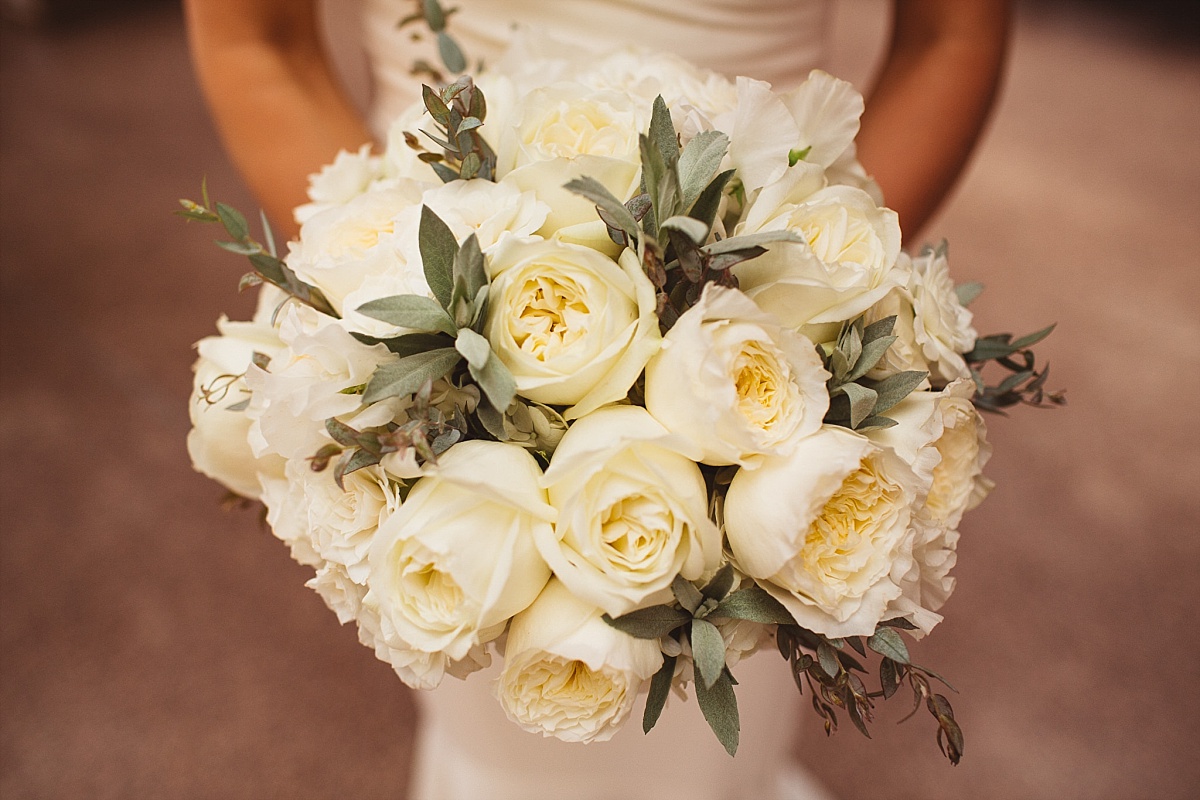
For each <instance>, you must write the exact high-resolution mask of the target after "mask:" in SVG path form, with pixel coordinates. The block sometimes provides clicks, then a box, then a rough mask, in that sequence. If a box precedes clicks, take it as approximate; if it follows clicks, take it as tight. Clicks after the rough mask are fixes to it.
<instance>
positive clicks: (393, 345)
mask: <svg viewBox="0 0 1200 800" xmlns="http://www.w3.org/2000/svg"><path fill="white" fill-rule="evenodd" d="M350 335H351V336H353V337H354V338H355V339H357V340H358V341H360V342H362V343H363V344H365V345H373V344H382V345H384V346H385V347H387V349H388V350H391V351H392V352H393V353H395V354H396V355H398V356H400V357H401V358H404V357H405V356H411V355H413V354H415V353H424V352H426V351H427V350H441V349H442V348H445V347H453V346H454V340H453V339H451V338H449V337H447V336H446V335H445V334H442V333H406V334H404V335H402V336H393V337H391V338H390V339H379V338H377V337H375V336H367V335H366V334H363V333H356V332H354V331H351V333H350Z"/></svg>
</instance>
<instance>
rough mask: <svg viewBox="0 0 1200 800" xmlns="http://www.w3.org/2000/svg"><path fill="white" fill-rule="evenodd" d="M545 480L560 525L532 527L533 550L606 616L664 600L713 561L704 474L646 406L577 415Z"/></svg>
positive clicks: (716, 537)
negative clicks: (677, 581)
mask: <svg viewBox="0 0 1200 800" xmlns="http://www.w3.org/2000/svg"><path fill="white" fill-rule="evenodd" d="M543 482H544V484H545V486H546V487H547V489H548V490H549V498H550V503H551V505H553V506H554V507H555V508H556V509H557V510H558V523H557V525H556V526H555V528H554V529H553V530H552V531H551V530H548V529H546V528H541V529H539V530H538V532H537V537H536V539H537V545H538V550H539V551H540V552H541V554H542V557H543V558H545V559H546V563H548V564H549V565H550V568H551V569H552V570H553V571H554V573H555V575H557V576H558V578H559V579H560V580H561V581H562V582H563V584H565V585H566V586H567V587H568V588H569V589H570V590H571V592H572V593H574V594H575V595H577V596H578V597H580V598H583V599H585V600H587V601H588V602H589V603H592V604H593V605H596V606H599V607H600V608H602V609H603V610H604V611H606V612H608V613H609V614H611V615H613V616H619V615H620V614H623V613H625V612H626V611H629V610H632V609H634V608H637V607H639V606H642V605H649V604H652V603H654V602H664V601H669V596H670V590H669V587H670V585H671V581H672V580H674V578H675V576H676V575H683V577H685V578H687V579H689V580H698V579H699V578H700V577H701V576H702V575H704V574H706V573H709V572H712V571H714V570H716V568H717V567H718V566H719V565H720V559H721V537H720V533H719V532H718V531H717V528H716V526H715V525H714V524H713V523H712V522H711V521H710V520H709V518H708V501H707V490H706V488H705V485H704V477H703V476H702V475H701V473H700V469H699V467H697V466H696V464H695V462H693V461H692V460H691V459H690V458H688V457H686V456H684V455H682V454H680V453H679V452H678V451H677V450H675V449H673V447H672V442H671V441H670V437H669V435H668V432H667V430H666V429H665V428H663V427H662V425H660V424H659V423H658V422H656V421H655V420H654V418H653V417H651V416H650V414H648V413H647V412H646V411H645V409H642V408H640V407H638V406H610V407H607V408H602V409H599V410H597V411H595V412H593V413H591V414H589V415H588V416H586V417H584V418H583V419H580V420H578V421H577V422H576V423H575V424H574V425H572V426H571V427H570V429H568V430H567V433H566V435H565V436H563V438H562V441H561V442H560V443H559V445H558V449H557V450H555V451H554V458H553V459H552V460H551V462H550V467H549V469H547V470H546V475H545V477H544V479H543Z"/></svg>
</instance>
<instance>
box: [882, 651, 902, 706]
mask: <svg viewBox="0 0 1200 800" xmlns="http://www.w3.org/2000/svg"><path fill="white" fill-rule="evenodd" d="M879 687H880V689H881V690H882V691H883V699H884V700H887V699H888V698H890V697H891V696H892V695H894V694H895V693H896V690H897V689H899V688H900V673H899V671H898V670H897V669H896V662H895V661H892V660H891V659H890V658H885V659H883V660H882V661H880V662H879Z"/></svg>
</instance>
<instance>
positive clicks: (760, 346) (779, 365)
mask: <svg viewBox="0 0 1200 800" xmlns="http://www.w3.org/2000/svg"><path fill="white" fill-rule="evenodd" d="M828 379H829V373H828V372H826V371H825V369H824V367H823V366H822V364H821V359H820V357H819V356H818V355H817V352H816V349H815V348H814V347H813V343H812V342H810V341H809V340H808V339H806V338H805V337H803V336H801V335H800V334H798V333H794V332H792V331H790V330H787V329H785V328H783V327H782V326H780V324H779V323H778V321H776V320H775V319H774V318H772V317H770V316H769V315H767V314H765V313H763V312H762V311H761V310H759V308H758V307H757V306H756V305H755V304H754V303H753V302H752V301H751V300H750V299H749V298H747V297H746V296H745V295H743V294H742V293H741V292H739V291H737V290H734V289H725V288H723V287H720V286H716V285H714V284H709V285H708V286H707V287H705V289H704V293H703V295H702V296H701V297H700V301H699V302H698V303H697V304H696V305H695V306H693V307H692V308H690V309H688V311H687V312H685V313H684V314H683V315H682V316H681V317H680V318H679V320H678V321H677V322H676V323H675V325H674V326H673V327H672V328H671V330H670V331H669V332H668V333H667V335H666V336H665V337H664V339H663V343H662V349H660V350H659V352H658V354H657V355H655V356H654V358H652V359H651V360H650V362H649V363H648V364H647V365H646V409H647V410H648V411H649V412H650V413H651V414H652V415H653V416H654V418H655V419H657V420H658V421H659V422H661V423H662V424H663V425H664V426H666V428H667V429H668V430H670V431H671V432H673V433H677V434H679V435H680V436H683V437H684V438H686V439H687V440H688V441H689V442H691V443H693V444H694V445H695V446H696V447H697V448H699V450H700V452H701V455H700V459H699V460H700V461H702V462H703V463H705V464H714V465H723V464H740V465H742V466H749V467H753V466H754V465H756V464H757V463H758V461H759V459H760V458H761V457H762V456H763V455H783V454H785V453H787V452H788V450H789V449H790V448H791V447H792V446H794V444H795V442H796V441H797V440H799V439H800V438H802V437H804V436H807V435H808V434H810V433H812V432H813V431H815V430H816V429H817V428H819V427H820V426H821V419H822V418H823V417H824V416H825V412H826V411H827V410H828V409H829V394H828V392H827V391H826V389H825V381H827V380H828ZM700 398H703V400H702V401H701V400H700Z"/></svg>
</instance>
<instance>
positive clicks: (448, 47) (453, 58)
mask: <svg viewBox="0 0 1200 800" xmlns="http://www.w3.org/2000/svg"><path fill="white" fill-rule="evenodd" d="M437 44H438V55H440V56H441V57H442V63H443V64H445V65H446V69H448V70H450V71H451V72H453V73H455V74H458V73H460V72H465V71H466V69H467V59H466V57H465V56H464V55H463V51H462V48H460V47H459V46H458V42H456V41H454V40H453V39H452V38H450V35H449V34H448V33H446V32H445V31H438V32H437Z"/></svg>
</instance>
